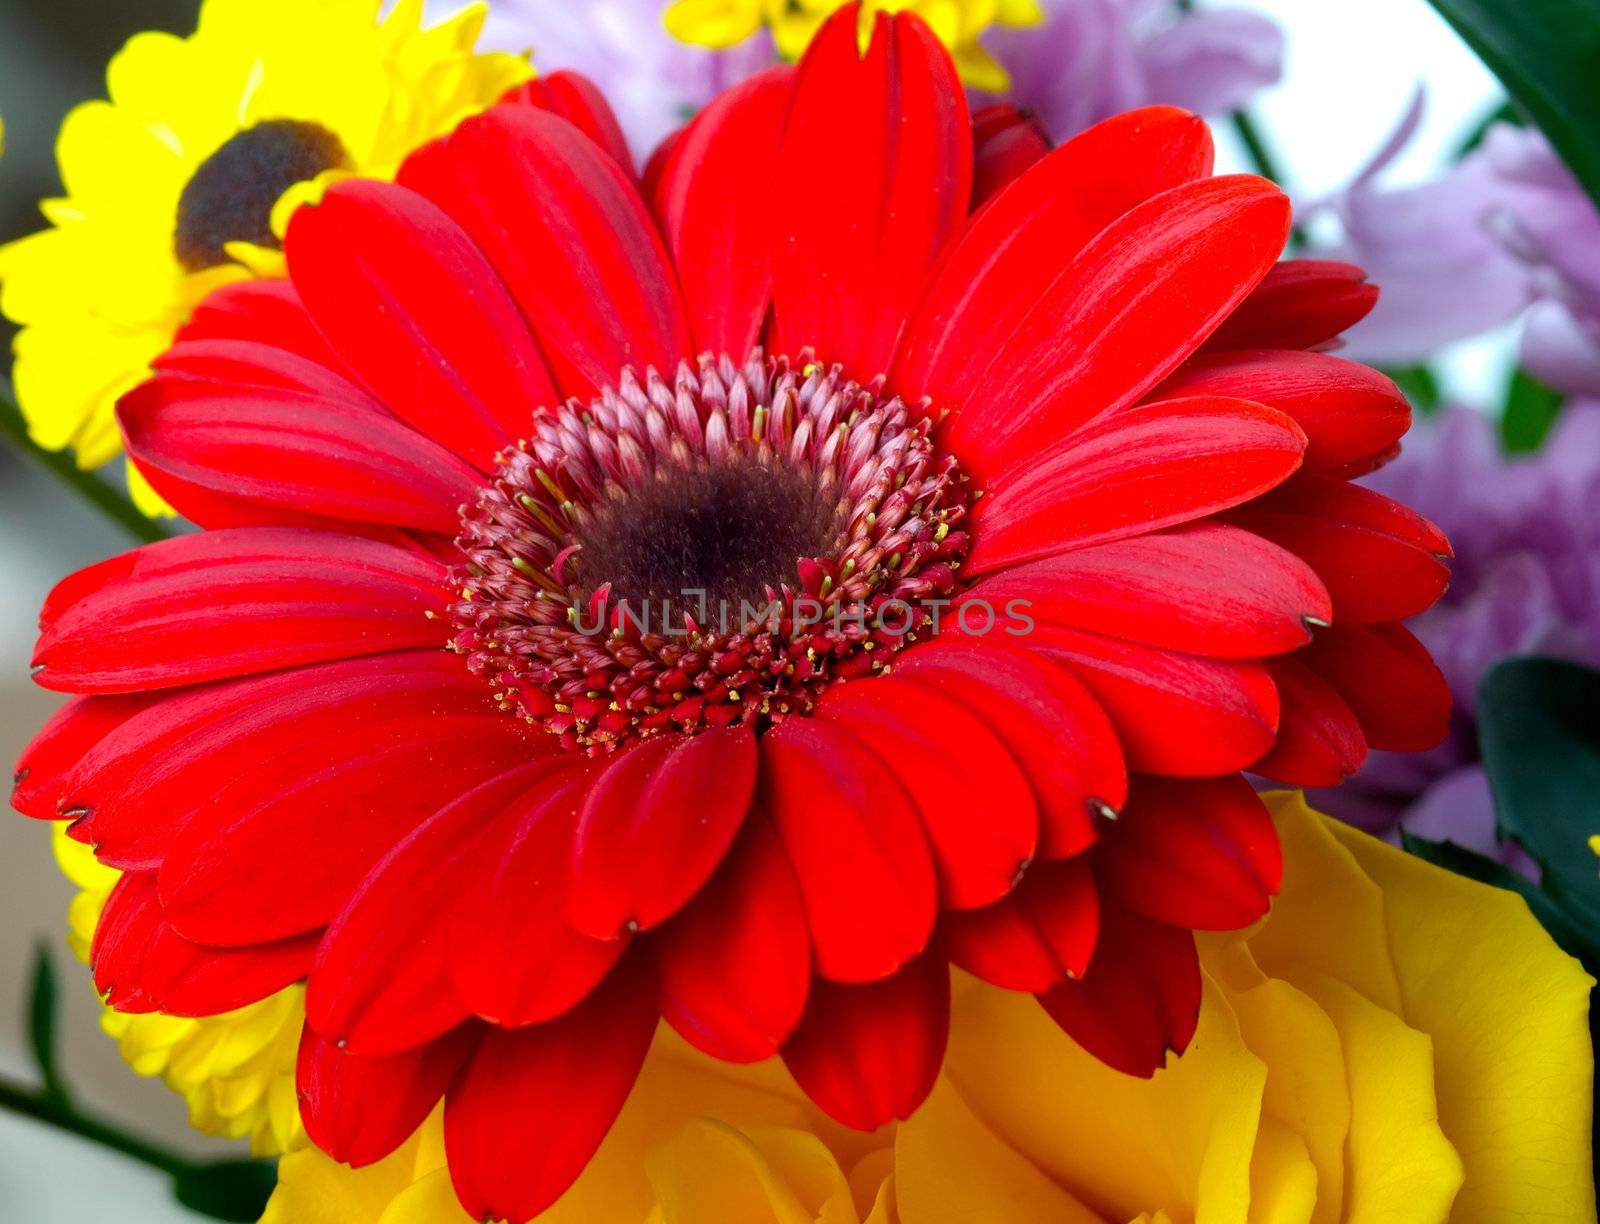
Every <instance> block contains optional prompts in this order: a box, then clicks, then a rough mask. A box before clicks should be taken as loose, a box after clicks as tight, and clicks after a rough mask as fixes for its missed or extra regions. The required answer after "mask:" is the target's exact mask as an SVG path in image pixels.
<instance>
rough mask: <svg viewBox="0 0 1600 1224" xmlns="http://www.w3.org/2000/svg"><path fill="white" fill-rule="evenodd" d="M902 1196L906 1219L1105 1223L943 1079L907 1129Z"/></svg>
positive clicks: (901, 1139)
mask: <svg viewBox="0 0 1600 1224" xmlns="http://www.w3.org/2000/svg"><path fill="white" fill-rule="evenodd" d="M895 1198H896V1201H897V1204H898V1206H899V1210H900V1216H901V1219H902V1220H903V1221H904V1222H905V1224H988V1222H989V1221H994V1222H995V1224H999V1222H1000V1221H1005V1224H1101V1217H1100V1216H1099V1215H1097V1214H1096V1213H1095V1212H1093V1211H1091V1210H1090V1209H1089V1208H1088V1207H1086V1206H1085V1205H1084V1204H1083V1203H1081V1202H1079V1201H1078V1200H1077V1199H1076V1198H1074V1197H1073V1196H1072V1194H1071V1193H1070V1192H1068V1191H1067V1190H1066V1189H1065V1188H1064V1187H1063V1186H1060V1185H1058V1184H1057V1183H1056V1182H1055V1181H1053V1180H1052V1179H1051V1178H1050V1177H1049V1176H1047V1175H1046V1174H1045V1173H1044V1172H1043V1171H1042V1170H1040V1169H1039V1168H1038V1166H1036V1165H1035V1164H1034V1163H1033V1162H1032V1161H1030V1160H1029V1159H1028V1158H1027V1157H1026V1156H1025V1155H1023V1154H1022V1153H1021V1152H1019V1151H1017V1150H1016V1149H1015V1148H1014V1147H1012V1146H1011V1145H1010V1144H1008V1143H1006V1142H1004V1141H1003V1140H1002V1139H1001V1138H1000V1137H999V1136H998V1135H996V1134H995V1133H994V1131H992V1130H991V1129H989V1127H987V1126H985V1125H984V1124H983V1123H982V1122H981V1121H980V1120H979V1119H978V1117H977V1115H975V1114H974V1113H973V1112H972V1110H971V1109H970V1108H968V1106H967V1104H966V1102H965V1101H963V1100H962V1099H961V1095H960V1094H959V1093H958V1092H957V1091H956V1090H955V1088H954V1087H952V1086H951V1084H950V1082H949V1081H948V1080H946V1079H942V1078H941V1079H940V1081H939V1084H938V1085H937V1086H936V1087H935V1088H934V1090H933V1095H932V1096H930V1097H929V1098H928V1101H927V1103H926V1104H924V1105H923V1107H922V1108H921V1109H919V1110H918V1111H917V1112H916V1113H915V1114H913V1115H912V1117H911V1120H910V1121H908V1122H906V1123H905V1124H904V1125H903V1126H901V1128H900V1132H899V1136H898V1138H897V1139H896V1142H895Z"/></svg>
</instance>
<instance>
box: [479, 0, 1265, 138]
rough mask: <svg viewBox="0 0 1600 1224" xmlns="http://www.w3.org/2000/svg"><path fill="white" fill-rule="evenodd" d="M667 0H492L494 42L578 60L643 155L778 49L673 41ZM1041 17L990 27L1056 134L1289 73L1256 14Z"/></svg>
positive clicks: (1018, 82) (1127, 5) (1100, 7)
mask: <svg viewBox="0 0 1600 1224" xmlns="http://www.w3.org/2000/svg"><path fill="white" fill-rule="evenodd" d="M666 7H667V0H574V2H570V3H561V2H560V0H493V3H492V5H491V11H490V19H489V24H488V27H487V29H486V32H485V42H486V44H487V45H489V46H492V47H496V48H500V49H504V50H512V51H524V50H527V49H529V48H532V49H533V52H534V62H535V63H536V64H537V65H538V66H539V67H540V68H541V69H542V70H544V71H553V70H555V69H558V68H572V69H575V70H577V71H578V72H581V73H583V74H584V75H585V76H588V77H590V78H591V79H592V80H594V81H595V82H596V83H597V84H598V85H599V86H600V87H601V89H602V90H603V91H604V92H605V94H606V96H607V97H608V98H610V99H611V101H612V104H613V105H614V106H615V107H616V108H617V112H618V118H619V119H621V121H622V126H623V129H624V130H625V131H626V132H627V133H628V139H629V141H630V143H631V144H632V145H633V149H634V153H635V154H636V155H637V156H638V157H639V158H640V159H641V160H642V159H643V158H645V157H647V156H648V155H649V153H650V151H651V150H652V149H654V148H655V146H656V145H657V144H658V143H659V142H660V140H661V139H662V138H663V137H664V136H666V135H667V134H668V133H669V132H670V131H672V130H673V129H674V128H676V127H677V126H678V125H679V124H681V123H682V122H683V121H684V120H685V119H686V118H688V117H689V116H690V115H692V114H693V113H694V112H695V111H696V110H698V109H699V108H700V107H701V106H704V105H705V104H706V103H707V102H708V101H710V100H711V99H712V98H713V97H715V96H716V95H717V94H718V93H719V92H721V91H722V90H723V89H725V88H726V87H727V86H729V85H730V84H733V83H734V82H736V81H738V80H741V79H743V78H744V77H746V76H749V75H750V74H752V73H754V72H758V71H760V70H761V69H762V68H765V67H768V66H769V65H771V64H772V63H774V62H776V58H777V53H776V51H775V49H774V47H773V45H772V40H771V38H770V37H769V36H768V35H767V34H765V33H762V34H760V35H758V36H756V37H755V38H753V39H751V40H750V41H749V42H746V43H743V44H741V45H740V46H738V47H735V48H733V49H732V50H729V51H720V52H719V51H708V50H706V49H705V48H703V47H691V46H688V45H686V44H684V43H681V42H678V41H677V40H676V39H674V38H673V37H672V36H671V35H670V34H668V33H667V31H666V28H665V27H664V26H663V25H662V22H661V14H662V12H663V11H664V10H665V8H666ZM1044 8H1045V9H1046V11H1047V13H1048V19H1047V21H1046V23H1045V24H1044V25H1043V26H1042V27H1036V28H1032V29H1020V30H1008V29H999V28H996V29H994V30H991V31H990V33H989V34H988V36H986V37H985V39H984V45H985V46H987V47H988V48H989V49H990V50H991V51H992V52H993V53H994V54H995V55H996V56H997V57H998V58H999V59H1000V61H1001V63H1003V64H1004V65H1005V67H1006V69H1007V71H1009V72H1010V73H1011V75H1012V78H1013V81H1014V83H1015V88H1014V91H1013V93H1012V95H1011V97H1010V99H1009V100H1011V101H1014V102H1016V103H1017V104H1018V105H1021V106H1026V107H1030V108H1032V109H1033V110H1034V111H1035V112H1036V113H1037V114H1038V116H1039V118H1040V121H1041V122H1042V123H1043V125H1044V126H1045V128H1046V130H1047V131H1048V132H1049V133H1050V135H1051V136H1052V137H1053V138H1054V139H1056V140H1058V141H1060V140H1065V139H1067V138H1068V137H1070V136H1073V135H1076V134H1077V133H1078V132H1080V131H1082V130H1083V129H1084V128H1086V127H1088V126H1089V125H1090V124H1093V123H1098V122H1099V121H1100V120H1102V119H1105V118H1108V117H1109V116H1111V115H1114V114H1117V113H1119V112H1121V111H1125V110H1128V109H1129V108H1131V107H1135V106H1144V105H1148V104H1150V103H1155V102H1165V103H1169V104H1171V105H1174V106H1182V107H1187V108H1188V109H1189V110H1193V111H1197V112H1199V113H1201V114H1220V113H1223V112H1226V111H1229V110H1232V109H1233V108H1234V107H1237V106H1239V105H1240V104H1241V103H1242V102H1244V100H1245V99H1246V98H1247V97H1248V96H1249V95H1250V94H1251V93H1253V92H1254V91H1255V90H1256V89H1258V88H1260V87H1261V86H1263V85H1270V84H1272V83H1273V82H1275V81H1277V80H1278V79H1279V78H1280V77H1281V76H1282V73H1283V33H1282V31H1281V30H1280V29H1279V28H1278V27H1277V25H1276V24H1274V23H1273V22H1272V21H1270V20H1268V19H1267V18H1265V17H1262V16H1258V15H1256V14H1254V13H1247V12H1243V11H1241V10H1236V9H1228V8H1216V9H1206V10H1203V11H1199V12H1193V13H1183V12H1180V11H1179V9H1178V6H1177V4H1176V3H1175V0H1044Z"/></svg>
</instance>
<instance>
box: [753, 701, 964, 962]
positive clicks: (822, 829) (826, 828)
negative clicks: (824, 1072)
mask: <svg viewBox="0 0 1600 1224" xmlns="http://www.w3.org/2000/svg"><path fill="white" fill-rule="evenodd" d="M758 794H759V796H760V799H759V802H760V804H761V806H762V807H763V808H764V809H765V810H766V811H767V812H768V813H769V814H770V815H771V816H772V820H773V823H774V824H775V825H776V826H777V829H778V835H779V837H781V838H782V839H783V845H784V849H785V850H786V851H787V853H788V855H789V859H790V861H791V862H792V863H793V864H794V867H795V874H796V876H797V877H798V879H799V881H800V891H801V893H802V894H803V895H804V897H805V903H806V917H807V923H808V925H809V926H810V929H811V938H812V943H813V946H814V947H815V949H816V954H817V971H818V972H819V973H821V974H822V975H823V976H824V977H827V978H832V979H833V980H835V981H843V982H870V981H874V980H876V979H878V978H882V977H886V976H888V975H889V974H891V973H893V972H894V971H895V970H896V969H898V968H899V967H900V966H901V965H903V964H905V963H906V962H907V961H909V960H910V959H911V958H912V957H913V956H915V955H916V954H917V953H918V952H920V951H922V949H923V947H924V946H925V945H926V944H927V942H928V936H929V935H930V934H931V933H932V931H933V921H934V914H935V911H936V908H937V904H936V886H935V879H934V868H933V859H932V857H931V856H930V855H929V852H928V840H927V836H926V834H924V833H923V831H922V824H921V822H920V821H919V820H918V819H917V813H916V809H915V808H914V807H912V804H911V800H910V798H909V797H908V796H907V795H906V793H905V790H904V788H903V787H901V785H900V783H899V782H898V781H896V780H895V777H894V775H893V774H892V773H890V772H889V770H888V769H887V768H886V767H885V766H884V765H883V764H882V763H880V762H879V760H878V758H877V757H875V756H873V755H872V754H871V753H870V752H868V751H867V750H866V748H864V747H863V746H862V745H861V744H859V743H857V742H856V740H855V739H854V737H852V736H851V735H849V734H848V733H847V732H845V731H842V730H840V729H838V728H837V727H833V726H830V725H828V724H827V723H823V722H820V721H818V720H817V719H814V718H790V719H786V720H785V721H784V722H782V723H780V724H779V725H778V726H777V728H775V729H774V730H773V731H771V732H769V733H768V734H767V735H765V736H763V737H762V740H761V780H760V784H759V790H758Z"/></svg>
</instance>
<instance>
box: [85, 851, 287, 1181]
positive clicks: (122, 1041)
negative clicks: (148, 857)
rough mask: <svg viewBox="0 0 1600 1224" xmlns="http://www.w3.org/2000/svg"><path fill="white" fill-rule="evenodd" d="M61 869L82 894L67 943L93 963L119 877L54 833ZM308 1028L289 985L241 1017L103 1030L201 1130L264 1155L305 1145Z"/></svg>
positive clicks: (108, 1023)
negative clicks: (299, 1062)
mask: <svg viewBox="0 0 1600 1224" xmlns="http://www.w3.org/2000/svg"><path fill="white" fill-rule="evenodd" d="M54 838H55V852H56V862H57V863H59V864H60V866H61V870H62V872H63V873H64V874H65V875H66V877H67V878H68V879H69V880H71V881H72V882H73V883H74V884H76V885H77V886H78V888H79V890H80V891H79V892H78V894H77V896H75V897H74V898H73V899H72V904H71V906H70V908H69V909H68V911H67V928H68V929H67V942H68V943H69V944H70V945H71V946H72V950H73V951H74V952H75V953H77V955H78V958H79V959H80V960H83V961H87V960H88V959H89V945H90V943H91V942H92V941H93V939H94V928H95V924H96V923H98V922H99V921H100V911H101V909H102V908H103V907H104V905H105V902H106V897H107V896H109V895H110V893H111V889H112V886H113V885H115V884H116V882H117V878H118V876H119V875H120V874H121V873H119V872H118V871H116V870H115V869H113V868H111V867H107V866H105V865H104V864H102V863H100V862H97V861H96V859H95V857H94V852H93V851H92V850H90V849H89V847H88V846H85V845H83V844H82V843H80V842H75V841H73V840H72V839H71V838H69V837H68V836H67V835H66V826H65V825H56V826H55V830H54ZM304 1019H305V988H304V987H303V986H290V987H289V988H288V989H286V990H282V991H279V992H278V993H277V994H275V995H273V996H272V997H270V998H267V999H263V1000H262V1001H261V1002H259V1003H252V1004H251V1005H250V1006H249V1007H242V1008H240V1009H239V1010H238V1011H234V1012H228V1013H226V1014H224V1015H220V1016H210V1017H207V1018H206V1019H203V1020H187V1019H183V1018H181V1017H178V1016H163V1015H160V1014H159V1013H156V1014H150V1015H140V1016H132V1015H125V1014H123V1013H122V1012H118V1011H113V1010H112V1009H111V1008H109V1007H108V1008H106V1009H105V1012H104V1013H103V1014H102V1015H101V1017H100V1027H101V1028H103V1029H105V1031H106V1032H107V1033H109V1034H110V1035H111V1036H112V1037H114V1038H115V1039H116V1041H117V1044H118V1047H119V1049H120V1050H121V1053H122V1057H123V1058H124V1059H126V1060H127V1062H128V1065H129V1066H131V1067H132V1068H133V1069H134V1070H135V1071H137V1072H138V1073H139V1074H140V1075H159V1076H160V1077H161V1078H162V1079H163V1080H164V1081H165V1082H166V1084H167V1086H168V1087H169V1088H171V1089H172V1090H173V1091H174V1092H176V1093H178V1094H179V1095H180V1096H182V1097H183V1098H184V1100H185V1101H187V1102H188V1104H189V1122H190V1124H191V1125H192V1126H194V1127H195V1129H197V1130H202V1131H205V1132H206V1133H207V1134H211V1135H222V1136H224V1137H226V1138H229V1139H243V1138H249V1140H250V1150H251V1151H252V1152H254V1153H255V1154H256V1155H257V1156H275V1155H277V1154H278V1153H280V1152H285V1151H288V1150H289V1149H290V1148H292V1147H295V1146H298V1145H299V1142H300V1140H301V1139H302V1136H303V1134H304V1132H303V1131H302V1130H301V1128H300V1108H299V1105H298V1103H297V1102H296V1100H295V1092H294V1064H295V1052H296V1050H297V1049H298V1047H299V1043H300V1026H301V1023H302V1022H303V1021H304Z"/></svg>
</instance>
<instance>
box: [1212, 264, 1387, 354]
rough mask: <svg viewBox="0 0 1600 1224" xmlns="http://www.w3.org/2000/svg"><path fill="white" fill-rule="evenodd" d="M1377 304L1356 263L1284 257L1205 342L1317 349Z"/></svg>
mask: <svg viewBox="0 0 1600 1224" xmlns="http://www.w3.org/2000/svg"><path fill="white" fill-rule="evenodd" d="M1377 304H1378V286H1376V285H1371V284H1368V283H1367V274H1366V273H1365V272H1364V271H1363V270H1362V269H1360V268H1358V267H1356V266H1355V264H1347V263H1336V262H1334V261H1332V260H1321V259H1286V260H1284V261H1283V262H1282V263H1280V264H1279V265H1278V266H1277V267H1275V268H1273V269H1272V272H1271V273H1270V274H1269V275H1268V276H1267V278H1266V279H1265V280H1263V281H1262V282H1261V284H1260V285H1259V286H1258V287H1257V288H1256V291H1255V292H1254V293H1252V294H1251V295H1250V296H1249V297H1248V298H1247V299H1246V300H1245V301H1244V303H1243V304H1242V305H1241V306H1240V307H1239V309H1238V310H1236V311H1234V313H1233V315H1232V317H1231V318H1229V319H1228V321H1227V322H1226V323H1224V324H1223V325H1222V326H1221V327H1219V328H1218V329H1217V330H1216V331H1215V332H1214V333H1213V334H1212V336H1211V339H1210V340H1208V341H1207V342H1206V349H1207V351H1209V352H1226V351H1228V350H1231V349H1310V348H1317V347H1319V346H1321V345H1324V344H1326V343H1327V342H1328V341H1330V340H1332V339H1334V337H1336V336H1338V335H1339V334H1340V333H1341V332H1345V331H1348V330H1349V329H1350V328H1352V327H1354V326H1355V325H1356V324H1357V323H1359V322H1361V320H1362V319H1364V318H1366V317H1367V315H1369V314H1370V313H1372V308H1373V307H1374V306H1376V305H1377Z"/></svg>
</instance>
